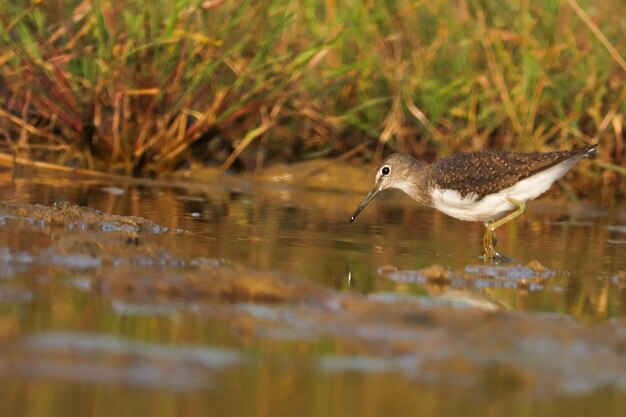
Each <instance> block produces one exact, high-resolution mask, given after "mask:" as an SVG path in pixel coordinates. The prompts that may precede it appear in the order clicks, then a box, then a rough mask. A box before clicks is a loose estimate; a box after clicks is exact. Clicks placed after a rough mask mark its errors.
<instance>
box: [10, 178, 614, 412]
mask: <svg viewBox="0 0 626 417" xmlns="http://www.w3.org/2000/svg"><path fill="white" fill-rule="evenodd" d="M0 190H1V192H2V196H3V199H4V201H5V202H13V203H31V204H45V205H52V204H54V203H55V202H58V201H68V202H70V203H72V204H78V205H81V206H88V207H93V208H96V209H98V210H103V211H105V212H107V213H111V214H119V215H124V216H128V215H132V216H140V217H143V218H146V219H149V220H151V221H153V222H155V223H156V224H158V225H160V226H163V227H165V228H168V230H169V231H168V232H165V233H158V234H153V233H143V234H142V233H139V234H138V235H137V236H134V235H133V233H130V232H129V233H126V232H116V231H105V232H94V231H81V230H71V231H70V230H66V229H63V228H61V229H59V228H55V227H51V226H49V225H45V224H44V225H43V226H40V225H31V226H19V227H18V226H16V225H15V224H14V223H11V221H8V223H5V224H4V225H3V226H2V227H1V228H0V264H1V265H2V276H1V277H0V343H1V344H2V353H1V354H0V377H1V379H0V400H1V401H0V412H1V413H0V414H1V415H23V416H42V415H50V416H67V415H90V416H100V415H102V416H109V415H116V416H138V415H139V416H141V415H146V416H147V415H151V416H176V415H241V416H256V415H272V416H281V415H284V416H290V415H296V414H297V415H311V416H322V415H360V416H370V415H371V416H377V415H381V414H383V413H384V414H387V415H390V416H391V415H393V416H403V415H425V416H429V415H438V416H439V415H444V416H445V415H450V416H456V415H470V416H471V415H476V416H485V415H494V416H499V415H504V414H509V415H513V416H537V415H546V416H557V415H568V416H577V415H609V416H610V415H616V416H617V415H622V412H623V409H625V408H626V395H625V394H624V392H625V390H626V368H624V365H623V363H622V362H623V357H622V356H621V355H623V346H626V321H625V320H624V317H625V316H626V276H625V275H624V271H626V256H624V253H626V252H625V249H626V230H625V229H624V226H625V225H626V210H624V208H617V209H605V208H599V207H596V206H593V205H591V204H580V205H573V206H572V205H567V204H563V203H560V204H559V203H554V202H550V201H545V200H541V201H537V202H533V203H530V204H529V210H528V212H527V213H526V214H525V215H524V216H523V217H522V218H520V220H518V221H516V222H514V223H513V224H511V225H507V226H505V227H504V228H503V229H502V230H499V231H498V237H499V242H498V246H497V248H498V250H499V251H500V252H501V253H503V254H505V255H507V256H509V257H511V258H514V259H515V262H513V263H511V264H504V265H487V266H485V265H484V264H483V263H482V261H481V260H480V259H479V258H478V256H479V255H480V253H481V250H482V248H481V245H482V233H483V226H482V225H480V224H474V223H465V222H459V221H457V220H454V219H451V218H448V217H446V216H444V215H441V214H439V213H436V212H434V211H433V210H430V209H425V208H420V207H418V206H416V205H414V204H413V203H412V202H411V201H410V200H409V199H408V198H405V197H403V196H402V195H400V194H395V193H388V194H387V196H386V198H381V199H379V200H377V201H375V202H373V203H372V204H370V206H368V207H367V209H366V210H365V211H364V212H363V213H361V215H360V216H359V218H358V219H357V221H356V222H355V223H353V224H350V223H349V222H348V219H349V217H350V214H351V213H352V211H353V209H354V208H355V207H356V206H357V205H358V203H359V202H360V200H361V198H362V197H363V194H361V193H346V192H340V191H332V190H331V191H323V190H320V189H317V190H310V189H305V188H302V187H296V186H280V185H269V184H254V183H250V182H245V181H236V180H230V179H229V180H227V184H225V185H219V184H214V183H207V184H202V185H200V184H195V185H193V186H191V187H183V186H171V185H167V184H164V183H161V184H157V185H147V184H124V183H119V182H118V183H115V182H110V181H94V180H84V179H83V180H77V179H73V178H63V177H58V176H50V175H37V174H36V173H33V174H29V175H28V176H27V178H26V177H25V176H23V177H21V178H13V177H12V176H11V175H10V174H9V173H6V174H4V175H3V176H2V177H0ZM131 235H132V236H131ZM128 236H131V238H132V239H129V237H128ZM115 248H118V249H115ZM119 248H121V249H119ZM434 265H439V266H434ZM620 346H621V347H620Z"/></svg>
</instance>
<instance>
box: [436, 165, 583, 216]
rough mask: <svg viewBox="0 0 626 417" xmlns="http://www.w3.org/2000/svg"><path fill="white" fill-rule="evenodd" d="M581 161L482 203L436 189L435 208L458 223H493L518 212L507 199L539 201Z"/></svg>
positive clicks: (557, 167) (472, 196)
mask: <svg viewBox="0 0 626 417" xmlns="http://www.w3.org/2000/svg"><path fill="white" fill-rule="evenodd" d="M578 159H579V158H573V159H569V160H566V161H563V162H561V163H560V164H557V165H555V166H553V167H551V168H548V169H546V170H545V171H541V172H539V173H538V174H535V175H533V176H531V177H528V178H525V179H523V180H521V181H520V182H518V183H516V184H514V185H512V186H511V187H509V188H505V189H503V190H500V191H499V192H497V193H493V194H488V195H486V196H485V197H483V198H482V199H480V200H478V199H477V195H476V194H468V195H466V196H464V197H461V194H460V193H459V192H457V191H455V190H450V189H440V188H434V189H432V190H431V193H432V198H433V206H434V207H435V208H436V209H437V210H439V211H441V212H443V213H445V214H447V215H449V216H452V217H454V218H457V219H459V220H469V221H481V222H488V221H492V220H494V219H497V218H499V217H502V216H503V215H504V214H505V213H507V212H509V211H511V210H513V209H515V208H516V207H515V205H513V204H512V203H510V202H509V201H508V200H507V199H506V198H507V197H509V198H513V199H515V200H518V201H521V202H526V201H529V200H533V199H535V198H537V197H539V196H540V195H541V194H543V193H545V192H546V191H547V190H548V188H550V186H551V185H552V183H554V181H557V180H559V179H561V178H562V177H563V176H564V175H565V174H566V173H567V171H569V169H570V168H571V167H572V165H574V163H576V162H577V161H578Z"/></svg>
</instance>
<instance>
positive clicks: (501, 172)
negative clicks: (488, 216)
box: [431, 145, 595, 198]
mask: <svg viewBox="0 0 626 417" xmlns="http://www.w3.org/2000/svg"><path fill="white" fill-rule="evenodd" d="M594 150H595V145H590V146H586V147H583V148H578V149H572V150H568V151H554V152H534V153H515V152H504V151H482V152H474V153H469V154H459V155H452V156H449V157H447V158H442V159H440V160H438V161H436V162H434V163H433V164H432V165H431V170H432V171H431V186H432V185H436V186H437V187H438V188H442V189H454V190H456V191H458V192H459V193H460V194H461V195H462V196H467V195H469V194H475V195H476V196H477V197H479V198H482V197H484V196H486V195H488V194H492V193H497V192H498V191H500V190H503V189H505V188H508V187H510V186H512V185H513V184H515V183H516V182H518V181H520V180H523V179H524V178H528V177H530V176H532V175H534V174H536V173H538V172H541V171H543V170H545V169H548V168H550V167H552V166H554V165H556V164H558V163H560V162H563V161H565V160H567V159H569V158H573V157H576V156H582V155H585V154H590V153H592V152H593V151H594Z"/></svg>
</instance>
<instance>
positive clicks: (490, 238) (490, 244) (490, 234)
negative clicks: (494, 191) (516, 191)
mask: <svg viewBox="0 0 626 417" xmlns="http://www.w3.org/2000/svg"><path fill="white" fill-rule="evenodd" d="M506 199H507V201H508V202H509V203H511V204H514V205H515V206H516V207H517V210H515V211H513V212H511V213H509V214H507V215H506V216H504V217H502V218H501V219H499V220H497V221H495V222H489V223H486V224H485V227H486V228H487V230H485V234H484V235H483V246H484V249H485V259H487V260H490V259H493V258H495V257H496V255H497V253H496V249H495V246H496V242H497V239H496V229H497V228H498V227H500V226H502V225H503V224H505V223H508V222H510V221H511V220H513V219H514V218H516V217H518V216H521V215H522V214H523V213H524V212H525V211H526V204H525V203H524V202H522V201H519V200H516V199H514V198H510V197H507V198H506Z"/></svg>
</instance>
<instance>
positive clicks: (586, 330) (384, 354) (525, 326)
mask: <svg viewBox="0 0 626 417" xmlns="http://www.w3.org/2000/svg"><path fill="white" fill-rule="evenodd" d="M187 233H188V232H186V231H184V230H180V229H176V230H169V229H167V228H164V227H161V226H158V225H157V224H155V223H153V222H151V221H149V220H146V219H143V218H139V217H125V216H111V215H108V214H106V213H102V212H99V211H95V210H91V209H87V208H83V207H78V206H73V205H69V204H58V205H55V206H39V205H28V204H2V205H0V263H1V265H2V271H3V274H2V280H1V281H0V295H1V296H2V297H1V303H2V305H5V306H6V305H20V306H29V305H35V304H37V303H41V299H43V298H46V297H52V298H54V297H55V295H54V291H53V290H54V289H55V288H58V285H59V284H60V285H63V286H64V287H65V288H70V294H86V295H87V296H89V297H93V298H95V299H96V300H99V301H98V302H104V303H105V304H107V305H108V306H109V308H111V309H112V311H113V314H115V315H116V316H118V317H134V316H147V317H159V316H176V315H180V314H183V315H185V316H186V317H187V318H189V317H192V318H193V319H194V320H200V321H201V320H203V319H209V318H210V319H211V320H217V321H218V322H219V323H221V324H220V326H223V327H224V329H226V330H227V332H228V333H229V335H230V336H229V338H232V339H234V340H240V341H242V342H245V341H250V340H254V341H256V342H257V343H269V344H275V343H302V344H305V345H317V344H323V343H324V341H327V340H334V341H336V342H340V343H341V344H342V346H343V348H342V349H341V350H340V351H329V352H325V353H316V354H311V355H310V356H309V358H308V361H307V364H306V365H305V366H306V367H313V369H314V370H315V372H321V373H328V374H331V375H332V374H334V373H342V372H351V373H357V374H365V375H368V374H377V373H381V372H382V373H390V374H396V375H399V376H402V377H404V378H407V379H408V380H409V381H412V382H413V383H415V384H427V385H433V384H435V385H442V386H462V387H464V388H466V389H469V390H480V391H482V392H484V391H485V390H488V391H489V390H492V391H493V390H495V391H504V392H511V393H521V394H524V395H537V396H545V395H550V394H557V393H558V394H573V393H576V394H579V393H592V392H594V391H596V390H599V389H606V388H607V387H610V388H611V389H615V390H617V391H626V361H625V360H624V358H625V355H626V322H625V321H624V320H623V319H613V320H610V321H607V322H602V323H598V324H582V323H580V322H578V321H576V320H575V319H573V318H571V317H566V316H562V315H558V314H546V313H519V312H515V311H509V310H507V309H506V308H505V307H504V306H503V305H502V304H499V303H497V302H493V300H490V299H489V297H487V296H484V297H481V296H477V294H476V293H475V292H469V291H464V289H466V288H469V287H472V288H476V287H477V286H478V287H484V286H490V285H491V286H493V287H498V286H502V285H508V286H516V288H519V290H520V291H528V290H534V291H541V288H542V286H544V285H549V283H550V280H551V279H552V277H553V275H554V272H553V271H550V270H549V269H547V268H546V267H545V266H543V265H541V264H540V263H539V262H532V263H530V264H528V265H517V264H513V265H508V266H479V265H478V266H477V265H468V266H467V267H466V268H465V269H463V270H458V271H457V270H448V269H446V268H443V267H442V266H437V265H433V266H431V267H428V268H425V269H421V270H416V271H398V270H397V269H395V268H393V267H383V268H381V270H380V274H381V277H383V278H384V279H388V280H390V281H393V282H400V283H402V282H411V283H413V284H416V285H422V286H424V288H429V286H431V288H438V289H439V290H438V291H430V292H429V294H430V296H428V297H426V296H412V295H403V294H400V293H397V292H394V293H391V292H378V293H374V294H370V295H364V294H360V293H358V292H355V291H350V290H347V291H336V290H332V289H330V288H327V287H325V286H323V285H320V284H318V283H315V282H312V281H308V280H304V279H302V278H299V277H297V276H293V275H290V274H285V273H282V272H276V271H271V270H263V269H253V268H250V267H246V266H243V265H240V264H237V263H233V262H230V261H228V260H225V259H216V258H210V257H202V258H198V257H196V258H189V257H186V256H185V254H184V253H179V252H178V251H177V248H176V246H175V245H171V244H169V243H168V240H169V239H170V238H172V237H175V236H178V237H180V236H181V234H182V235H183V236H185V234H187ZM188 238H189V239H193V235H189V236H188ZM622 275H623V272H622V273H621V275H620V274H618V275H616V276H615V279H614V281H615V285H616V286H618V285H621V286H622V287H620V288H623V283H622V282H623V279H622V277H621V276H622ZM477 282H479V283H480V284H477ZM450 288H452V289H454V290H455V291H454V293H453V295H454V296H451V292H450V291H446V289H450ZM0 343H2V347H3V352H4V353H3V354H2V355H0V365H1V366H0V370H1V372H2V374H3V375H4V376H5V377H7V376H9V375H18V376H19V377H20V378H22V379H27V380H28V379H29V378H41V377H46V378H60V379H70V380H77V381H88V382H98V381H102V380H104V381H113V382H114V383H120V384H130V385H145V386H150V385H151V384H153V383H155V381H161V382H159V383H160V384H166V385H167V384H170V383H171V385H172V386H174V387H177V388H176V389H187V387H190V386H195V387H197V386H204V384H205V383H206V381H208V380H210V379H211V375H213V374H214V373H215V372H226V373H227V372H229V369H232V368H233V367H235V368H237V367H244V368H245V367H247V366H251V365H250V364H255V363H256V364H257V365H255V366H258V364H259V363H260V362H263V361H265V360H268V358H265V357H264V356H263V355H260V356H259V355H250V354H249V352H247V351H246V350H245V349H242V348H241V347H237V348H229V349H225V350H224V349H214V348H212V347H207V348H206V349H205V350H202V349H200V350H199V351H195V350H193V349H192V350H191V351H190V350H189V349H188V348H185V347H183V348H174V347H172V348H165V347H163V346H158V345H156V346H155V345H153V344H151V343H129V342H127V341H124V340H123V339H118V338H117V337H115V336H106V337H104V336H103V335H98V334H94V333H93V332H92V331H85V332H81V331H76V330H75V331H71V332H68V331H59V330H52V329H45V328H43V329H42V331H39V332H36V333H31V331H29V330H27V329H24V328H22V325H21V324H20V321H19V320H18V319H16V318H11V317H4V318H3V319H2V320H1V321H0ZM94 352H97V358H96V359H91V358H92V354H93V353H94ZM155 352H159V353H158V354H157V353H155ZM190 352H195V353H193V354H191V353H190ZM190 355H191V356H190ZM194 355H195V356H194ZM207 357H209V358H214V359H213V360H214V361H213V362H211V360H209V359H207ZM283 360H284V361H287V362H289V361H290V360H294V361H296V359H295V358H291V359H290V357H289V356H288V355H287V356H286V357H285V358H283ZM128 364H132V366H131V367H130V368H128ZM290 366H294V367H298V366H303V365H301V364H299V363H297V362H294V363H292V364H291V365H290ZM172 368H176V369H177V370H178V371H177V373H176V374H175V375H174V376H175V378H173V379H172V380H169V382H163V380H162V378H165V375H167V374H168V369H172ZM128 369H130V370H128ZM133 369H134V370H135V371H136V372H133V371H132V370H133ZM142 369H143V370H145V369H148V370H150V372H152V374H151V373H150V372H148V373H147V374H143V373H142V372H140V371H141V370H142ZM146 375H153V378H147V377H146ZM159 375H161V376H160V377H159ZM146 378H147V379H146ZM155 378H156V379H155ZM150 381H152V382H150ZM168 386H170V385H168Z"/></svg>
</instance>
